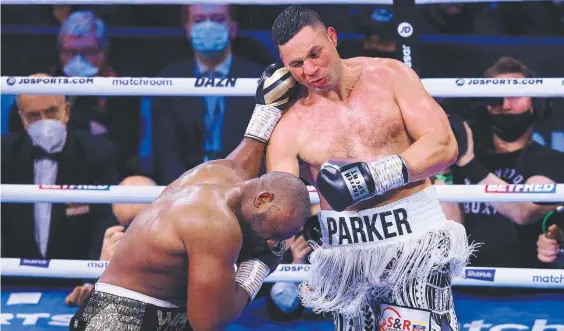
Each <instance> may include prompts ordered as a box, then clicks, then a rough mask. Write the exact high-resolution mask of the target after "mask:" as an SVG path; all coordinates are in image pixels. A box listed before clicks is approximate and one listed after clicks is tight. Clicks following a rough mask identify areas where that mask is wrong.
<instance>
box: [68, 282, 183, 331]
mask: <svg viewBox="0 0 564 331" xmlns="http://www.w3.org/2000/svg"><path fill="white" fill-rule="evenodd" d="M97 285H98V284H97ZM125 291H127V292H130V291H128V290H125ZM130 293H131V292H130ZM133 293H135V292H133ZM146 301H150V300H143V301H141V300H136V299H132V298H130V297H125V296H122V295H118V294H113V293H108V291H104V292H102V291H99V290H94V291H93V292H92V295H91V296H90V297H89V298H88V299H87V300H86V302H85V303H84V304H83V305H82V306H81V307H80V309H79V310H78V311H77V312H76V314H75V315H74V317H73V318H72V319H71V321H70V325H69V330H71V331H73V330H77V331H78V330H80V331H149V330H150V331H185V330H190V331H191V330H192V328H191V327H190V323H189V322H188V321H187V320H186V307H176V308H172V307H170V306H173V305H170V306H167V305H165V306H167V307H160V306H157V305H155V304H151V303H147V302H146Z"/></svg>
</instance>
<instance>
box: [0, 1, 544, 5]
mask: <svg viewBox="0 0 564 331" xmlns="http://www.w3.org/2000/svg"><path fill="white" fill-rule="evenodd" d="M529 1H535V0H416V1H415V3H416V4H421V5H423V4H437V3H465V2H468V3H470V2H485V3H488V2H529ZM118 3H119V4H120V5H153V4H158V5H191V4H200V3H202V0H119V1H116V0H2V4H3V5H56V4H63V5H84V4H88V5H107V4H118ZM205 3H207V4H221V5H223V4H233V5H260V6H264V5H290V4H317V3H319V2H316V0H206V1H205ZM350 3H354V4H359V5H362V4H366V5H392V4H393V0H354V1H352V0H323V4H324V5H348V4H350Z"/></svg>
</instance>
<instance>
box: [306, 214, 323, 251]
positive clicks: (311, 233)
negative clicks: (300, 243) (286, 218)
mask: <svg viewBox="0 0 564 331" xmlns="http://www.w3.org/2000/svg"><path fill="white" fill-rule="evenodd" d="M303 234H304V239H305V240H306V241H307V243H308V244H309V245H310V246H311V248H313V249H314V250H316V249H319V248H321V247H323V233H322V232H321V225H320V224H319V218H318V217H317V215H314V216H310V217H309V218H308V219H307V221H306V222H305V224H304V230H303Z"/></svg>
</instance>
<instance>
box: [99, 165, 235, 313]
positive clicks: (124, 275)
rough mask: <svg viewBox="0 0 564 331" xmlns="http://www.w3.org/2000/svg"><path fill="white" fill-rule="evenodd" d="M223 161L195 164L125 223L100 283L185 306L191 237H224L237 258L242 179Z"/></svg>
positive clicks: (194, 240) (195, 239) (197, 239)
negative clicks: (237, 207) (237, 203)
mask: <svg viewBox="0 0 564 331" xmlns="http://www.w3.org/2000/svg"><path fill="white" fill-rule="evenodd" d="M222 162H226V161H223V160H218V161H213V162H208V163H207V164H204V165H201V166H199V167H197V168H194V169H192V170H191V171H189V172H186V173H185V174H183V175H182V176H181V177H180V178H178V179H177V180H176V181H174V182H173V183H172V184H170V185H169V186H167V188H166V189H165V190H164V191H163V192H162V194H161V195H160V196H159V197H158V198H157V199H156V200H155V201H154V202H153V203H152V204H151V206H150V207H148V208H146V209H145V210H144V211H143V212H142V213H141V214H139V216H138V217H137V218H136V219H135V220H134V222H133V223H132V224H131V226H130V227H129V228H128V230H127V231H126V233H125V235H124V236H123V238H122V239H121V241H120V243H119V245H118V247H117V248H116V251H115V253H114V255H113V257H112V260H111V263H110V264H109V266H108V267H107V269H106V271H105V272H104V274H103V275H102V277H101V278H100V279H99V282H101V283H106V284H111V285H115V286H119V287H122V288H125V289H129V290H133V291H136V292H139V293H142V294H145V295H148V296H151V297H153V298H157V299H160V300H165V301H169V302H171V303H175V304H178V305H186V299H187V283H188V269H189V261H188V256H189V253H190V252H189V251H190V245H191V242H193V243H195V242H198V243H199V244H200V243H205V241H206V240H205V238H206V237H210V236H212V235H213V236H216V237H217V236H220V237H224V236H225V237H226V238H229V240H227V241H226V242H225V243H224V245H225V246H224V247H222V248H225V249H226V250H227V251H230V252H232V256H231V257H228V258H232V259H233V263H235V261H236V258H237V255H238V254H239V251H240V249H241V244H242V232H241V228H240V225H239V221H238V220H237V218H236V216H235V214H234V213H233V211H232V208H233V205H234V202H233V200H236V199H237V193H236V192H235V193H234V188H235V187H236V185H237V183H240V182H242V180H241V179H240V177H239V176H238V174H237V173H236V172H235V171H234V170H233V169H231V168H229V167H227V166H225V165H223V163H222Z"/></svg>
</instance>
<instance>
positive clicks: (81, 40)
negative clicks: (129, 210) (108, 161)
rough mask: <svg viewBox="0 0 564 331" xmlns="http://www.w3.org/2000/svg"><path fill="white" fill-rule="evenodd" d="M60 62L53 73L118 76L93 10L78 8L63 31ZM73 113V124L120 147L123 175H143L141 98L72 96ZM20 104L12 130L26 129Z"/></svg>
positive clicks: (72, 125)
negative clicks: (140, 166)
mask: <svg viewBox="0 0 564 331" xmlns="http://www.w3.org/2000/svg"><path fill="white" fill-rule="evenodd" d="M57 51H58V54H59V63H58V64H57V65H54V66H51V67H50V68H49V70H48V72H49V74H50V75H51V76H66V77H118V73H117V72H116V70H115V69H114V68H113V67H112V65H111V64H110V63H109V61H108V55H109V51H110V42H109V40H108V36H107V31H106V27H105V24H104V22H103V21H102V20H101V19H100V18H98V17H97V16H96V15H95V14H94V12H92V11H82V10H79V11H75V12H73V13H72V14H70V15H69V16H68V19H67V20H66V21H64V23H63V24H62V26H61V29H60V30H59V34H58V39H57ZM67 100H68V102H69V104H70V107H71V109H72V113H73V116H72V118H71V120H70V121H69V123H68V125H69V127H72V128H75V129H79V130H83V131H87V132H90V134H92V135H105V136H106V137H107V138H108V139H109V140H111V141H112V143H113V144H114V147H115V148H116V157H117V160H116V162H117V167H118V176H119V178H120V179H121V178H124V177H126V176H131V175H136V174H139V169H138V168H139V166H138V159H137V151H138V147H139V139H140V115H139V105H140V100H139V98H136V97H122V96H119V97H118V96H112V97H106V96H74V95H73V96H68V97H67ZM16 114H17V109H16V107H13V109H12V116H11V117H10V121H11V123H10V131H19V130H21V129H23V128H22V126H21V122H19V120H18V118H17V116H14V115H16Z"/></svg>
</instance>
